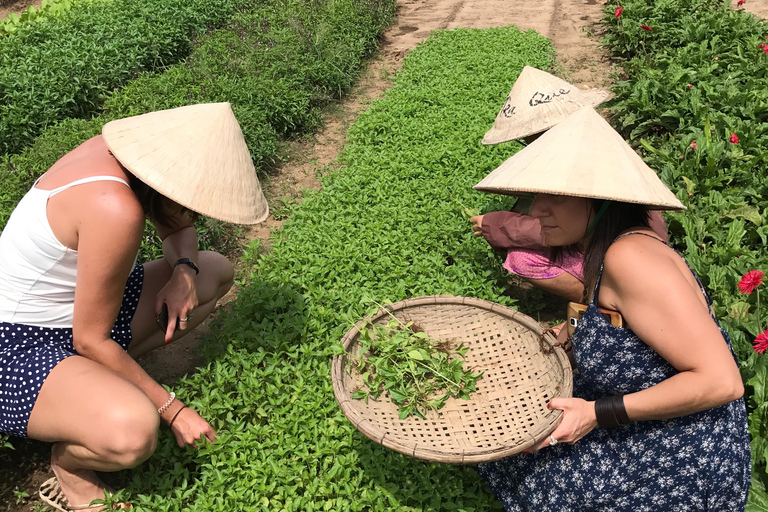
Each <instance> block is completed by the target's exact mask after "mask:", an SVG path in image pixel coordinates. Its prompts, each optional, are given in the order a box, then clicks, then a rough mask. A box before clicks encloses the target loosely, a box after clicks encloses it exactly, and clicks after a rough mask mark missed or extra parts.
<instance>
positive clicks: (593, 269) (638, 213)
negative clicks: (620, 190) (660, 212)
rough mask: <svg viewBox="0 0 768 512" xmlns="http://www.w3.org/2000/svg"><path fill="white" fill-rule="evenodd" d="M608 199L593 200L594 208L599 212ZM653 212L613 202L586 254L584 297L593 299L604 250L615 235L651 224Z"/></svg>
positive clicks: (642, 207) (599, 222) (590, 241)
mask: <svg viewBox="0 0 768 512" xmlns="http://www.w3.org/2000/svg"><path fill="white" fill-rule="evenodd" d="M604 202H605V201H604V200H602V199H593V200H592V207H593V208H594V210H595V211H596V212H597V211H600V208H601V207H602V206H603V203H604ZM649 218H650V213H649V211H648V207H647V206H645V205H643V204H632V203H622V202H619V201H612V202H611V204H610V205H609V206H608V209H607V210H606V211H605V214H604V215H603V217H602V218H601V219H600V220H599V221H598V222H597V225H596V226H595V229H594V231H593V232H592V238H591V239H590V240H589V244H588V245H587V249H586V251H585V253H584V267H583V268H584V297H585V300H586V299H591V297H592V293H593V291H594V288H595V283H596V282H597V275H598V274H599V273H600V267H601V266H602V264H603V260H604V259H605V253H606V252H608V248H609V247H610V246H611V244H612V243H613V241H614V240H616V237H617V236H619V235H620V234H621V233H622V232H623V231H626V230H628V229H630V228H633V227H638V226H642V227H646V228H647V227H650V224H649Z"/></svg>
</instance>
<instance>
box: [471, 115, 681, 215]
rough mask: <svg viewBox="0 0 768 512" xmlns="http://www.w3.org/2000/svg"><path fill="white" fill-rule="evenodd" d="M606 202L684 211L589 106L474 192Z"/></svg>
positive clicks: (512, 158)
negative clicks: (542, 195)
mask: <svg viewBox="0 0 768 512" xmlns="http://www.w3.org/2000/svg"><path fill="white" fill-rule="evenodd" d="M473 188H474V189H475V190H481V191H483V192H493V193H496V194H507V195H518V194H520V193H524V192H533V193H537V192H538V193H544V194H555V195H566V196H576V197H590V198H597V199H610V200H613V201H622V202H627V203H637V204H644V205H646V206H648V208H650V209H654V210H684V209H685V206H683V204H682V203H681V202H680V201H679V200H678V199H677V197H675V195H674V194H673V193H672V192H671V191H670V190H669V189H668V188H667V187H666V186H665V185H664V183H662V181H661V180H660V179H659V177H658V176H657V175H656V173H655V172H654V171H653V169H651V168H650V167H648V166H647V165H646V164H645V162H643V160H642V159H641V158H640V156H639V155H638V154H637V153H635V151H634V150H633V149H632V148H631V147H630V146H629V144H627V143H626V142H625V141H624V139H623V138H622V137H621V135H619V133H618V132H616V130H614V129H613V128H612V127H611V125H609V124H608V122H607V121H605V119H603V118H602V117H601V116H600V115H599V114H598V113H597V112H595V111H594V110H593V109H592V108H591V107H585V108H583V109H582V110H580V111H579V112H577V113H575V114H572V115H571V116H570V117H568V118H567V119H566V120H565V121H563V122H561V123H560V124H558V125H557V126H555V127H553V128H551V129H550V130H548V131H547V132H545V133H544V134H543V135H542V136H541V137H539V138H538V139H536V141H534V142H532V143H531V144H529V145H528V146H526V147H525V148H523V149H522V150H520V151H519V152H517V153H516V154H515V155H513V156H512V157H511V158H509V159H508V160H507V161H506V162H504V163H503V164H501V165H500V166H499V167H498V168H497V169H496V170H494V171H493V172H492V173H491V174H489V175H488V176H486V177H485V178H484V179H483V180H482V181H481V182H480V183H478V184H477V185H475V186H474V187H473Z"/></svg>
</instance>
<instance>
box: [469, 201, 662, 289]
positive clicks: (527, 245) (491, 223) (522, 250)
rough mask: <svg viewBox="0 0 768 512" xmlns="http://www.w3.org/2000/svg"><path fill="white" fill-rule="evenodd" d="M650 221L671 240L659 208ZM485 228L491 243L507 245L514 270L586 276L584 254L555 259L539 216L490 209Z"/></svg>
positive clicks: (532, 276)
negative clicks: (583, 268)
mask: <svg viewBox="0 0 768 512" xmlns="http://www.w3.org/2000/svg"><path fill="white" fill-rule="evenodd" d="M649 224H650V227H651V229H653V231H654V232H655V233H656V234H658V235H659V236H660V237H661V238H662V240H664V241H665V242H667V241H668V240H669V236H668V235H667V225H666V224H665V222H664V217H662V215H661V212H660V211H658V210H651V212H650V218H649ZM482 231H483V237H485V239H486V240H487V241H488V243H489V244H490V245H491V247H493V248H494V249H507V259H506V260H505V261H504V268H505V269H507V270H508V271H510V272H512V273H514V274H517V275H520V276H523V277H527V278H529V279H549V278H552V277H556V276H558V275H560V274H562V273H563V272H568V273H569V274H571V275H573V276H574V277H575V278H576V279H578V280H579V281H583V280H584V273H583V270H582V267H583V264H584V254H582V253H581V252H571V251H564V252H563V255H562V258H561V259H560V260H559V261H557V262H552V260H551V259H550V257H549V246H547V245H546V243H545V242H544V237H543V235H542V234H541V224H539V220H538V219H535V218H533V217H531V216H529V215H523V214H522V213H517V212H507V211H502V212H490V213H486V214H485V215H484V216H483V224H482Z"/></svg>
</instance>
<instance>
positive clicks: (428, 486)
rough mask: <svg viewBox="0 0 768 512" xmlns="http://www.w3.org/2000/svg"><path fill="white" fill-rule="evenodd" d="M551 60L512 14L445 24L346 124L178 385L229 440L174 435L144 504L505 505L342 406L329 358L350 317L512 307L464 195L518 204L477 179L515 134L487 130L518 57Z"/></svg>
mask: <svg viewBox="0 0 768 512" xmlns="http://www.w3.org/2000/svg"><path fill="white" fill-rule="evenodd" d="M552 63H553V58H552V45H551V43H550V41H548V40H547V39H546V38H543V37H542V36H540V35H539V34H537V33H535V32H521V31H519V30H517V29H516V28H509V27H508V28H497V29H489V30H454V31H442V32H436V33H435V34H434V35H433V36H432V37H431V38H429V39H427V40H426V41H425V42H424V43H422V44H421V45H420V46H419V47H418V48H416V49H415V50H413V51H412V52H410V53H409V54H408V56H407V57H406V59H405V61H404V63H403V68H402V69H401V71H400V72H399V73H398V74H397V76H396V78H395V82H394V85H393V87H392V88H391V89H390V90H389V91H388V92H387V94H386V97H385V98H384V99H382V100H380V101H377V102H375V103H374V104H373V105H371V107H370V108H369V109H368V110H367V111H366V112H365V113H363V114H361V116H360V117H359V118H358V121H357V122H356V123H355V124H354V126H353V127H352V129H351V131H350V133H349V138H350V143H349V146H348V148H347V150H346V156H345V158H344V165H343V167H342V168H341V170H339V171H338V172H334V173H333V174H332V175H331V176H329V177H328V178H327V179H326V180H325V181H324V187H323V189H322V190H320V191H315V192H312V193H307V194H306V195H305V197H304V198H303V200H302V201H301V203H300V204H298V205H296V206H295V207H294V209H293V211H292V213H291V216H290V218H289V219H287V220H286V221H285V223H284V224H283V227H282V232H281V234H280V235H278V236H276V237H275V239H274V240H272V250H271V252H269V253H268V254H266V255H261V256H256V257H255V258H254V260H252V261H250V262H249V263H250V265H251V267H252V274H251V275H250V277H249V278H248V281H249V284H248V286H245V287H243V288H242V289H241V291H240V293H239V295H238V299H237V302H236V304H234V305H233V307H232V308H231V309H229V310H228V311H223V312H222V318H221V321H220V322H219V323H218V325H217V326H214V328H213V330H214V334H215V337H214V338H213V339H212V340H210V342H209V343H208V344H207V345H206V346H207V349H206V352H207V354H208V357H209V359H210V363H209V364H208V365H207V366H206V367H203V368H200V371H199V372H198V373H197V374H195V375H194V376H191V377H189V378H187V379H184V380H183V381H182V382H179V383H177V385H176V386H175V389H174V390H175V391H176V392H177V394H180V395H181V399H182V400H186V401H188V403H190V404H192V405H194V406H195V407H197V408H198V410H200V411H201V413H202V414H203V416H205V417H206V418H209V419H210V420H211V422H212V424H213V426H214V428H216V430H217V432H218V434H219V438H218V441H217V442H216V443H215V444H214V445H210V446H206V447H204V448H202V449H201V450H199V451H195V450H192V449H189V450H186V451H185V450H180V449H179V448H178V447H177V446H176V444H175V441H174V439H173V438H172V436H171V435H170V434H169V433H168V432H167V431H164V432H163V434H162V435H161V438H160V441H159V446H158V449H157V451H156V453H155V454H154V455H153V456H152V457H151V458H150V459H149V460H148V461H147V462H146V463H144V464H143V465H142V466H141V467H139V468H137V469H136V470H135V471H131V472H128V473H127V474H126V479H127V480H128V482H129V483H128V487H127V489H126V491H127V493H128V494H130V496H131V503H132V504H133V508H134V509H137V510H144V511H150V510H151V511H153V512H166V511H178V510H189V511H203V510H205V511H213V512H224V511H226V512H229V511H231V510H255V511H265V512H266V511H278V510H284V511H297V512H299V511H300V512H305V511H311V510H329V511H337V512H343V511H361V512H362V511H366V512H374V511H382V512H383V511H409V512H416V511H423V510H453V511H461V510H463V511H475V510H486V511H490V510H501V505H500V504H499V503H498V502H497V500H496V499H495V497H493V495H492V494H491V493H490V491H489V490H488V489H487V487H486V486H485V484H484V483H483V482H482V481H481V479H480V478H479V476H478V475H477V473H476V472H475V470H474V469H473V468H471V467H460V466H450V465H441V464H432V463H423V462H420V461H418V460H415V459H412V458H410V457H407V456H404V455H400V454H398V453H396V452H394V451H391V450H388V449H386V448H384V447H382V446H381V445H378V444H376V443H374V442H372V441H370V440H368V439H367V438H366V437H364V436H363V435H362V434H360V433H359V432H358V431H357V430H356V429H355V427H354V426H352V425H351V424H350V423H349V421H348V420H347V419H346V417H345V416H344V415H343V413H342V412H341V410H340V408H339V405H338V403H337V402H336V399H335V397H334V393H333V387H332V382H331V359H332V356H333V354H334V352H335V350H336V349H335V347H336V346H337V345H338V340H339V339H341V338H342V336H343V334H344V331H345V329H346V327H347V326H348V325H349V322H348V319H349V318H362V317H363V316H364V314H365V313H366V308H367V307H368V303H366V302H365V301H364V298H366V297H369V298H371V299H372V300H375V301H377V302H380V303H381V302H383V301H385V300H392V301H396V300H402V299H404V298H407V297H412V296H418V295H433V294H452V295H466V296H474V297H479V298H484V299H488V300H492V301H494V302H500V303H503V304H507V305H510V304H511V303H512V301H511V300H510V299H509V298H508V297H505V296H504V295H503V292H504V289H505V283H506V281H505V279H504V278H503V273H502V272H503V271H502V270H501V261H500V258H499V257H498V256H496V255H495V254H494V253H493V252H492V251H491V250H490V249H489V248H488V246H487V244H486V243H485V242H484V241H482V240H478V239H476V238H475V237H474V236H473V235H472V230H471V229H470V225H469V222H468V221H467V219H466V218H465V217H464V216H463V215H462V213H461V208H462V206H461V205H460V204H459V202H461V203H462V204H463V205H466V207H467V208H476V209H480V210H481V211H488V210H490V209H496V208H502V207H504V206H508V202H505V198H502V197H499V196H490V195H485V194H480V193H477V192H475V191H473V190H472V188H471V187H472V185H474V184H475V183H476V182H477V181H479V180H480V178H481V177H483V176H485V175H486V174H487V173H489V172H490V171H491V170H493V169H494V168H495V167H496V166H498V165H499V164H500V163H501V162H503V161H504V160H505V159H506V158H507V157H509V156H510V155H511V154H512V153H514V152H515V151H517V150H518V149H520V147H521V146H520V145H519V144H517V143H511V144H507V145H501V146H494V147H484V146H483V145H482V144H481V143H480V141H481V139H482V136H483V134H484V133H485V131H486V130H487V129H488V127H490V126H491V125H492V124H493V120H494V118H495V116H496V113H497V112H498V109H499V107H500V105H501V104H502V103H503V102H504V99H505V98H506V95H507V94H508V93H509V90H510V88H511V86H512V84H513V83H514V81H515V79H516V78H517V76H518V74H519V73H520V71H521V70H522V68H523V66H524V65H526V64H530V65H533V66H537V67H540V68H544V69H547V68H548V67H549V66H550V65H551V64H552Z"/></svg>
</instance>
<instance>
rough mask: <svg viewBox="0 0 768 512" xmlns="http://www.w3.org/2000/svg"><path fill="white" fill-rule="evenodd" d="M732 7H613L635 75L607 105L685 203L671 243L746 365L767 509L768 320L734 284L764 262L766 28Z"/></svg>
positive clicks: (758, 500) (755, 505) (760, 499)
mask: <svg viewBox="0 0 768 512" xmlns="http://www.w3.org/2000/svg"><path fill="white" fill-rule="evenodd" d="M617 5H621V6H622V7H623V11H622V13H621V14H620V16H619V17H618V18H617V17H616V14H615V13H616V11H615V8H616V6H617ZM734 7H735V5H732V4H731V3H730V2H728V1H724V2H723V1H704V0H679V1H674V2H670V1H663V0H656V1H653V2H647V1H644V0H627V1H624V2H620V3H619V4H616V5H609V6H606V9H605V18H604V24H605V25H606V26H607V27H608V29H609V33H608V35H607V36H606V38H605V42H606V44H608V45H609V46H610V48H611V50H612V51H613V53H614V55H615V56H616V57H617V58H619V59H620V60H621V62H622V66H623V68H624V71H625V73H626V75H627V79H626V80H624V81H622V82H619V83H618V84H617V85H616V87H615V88H614V91H615V92H616V97H615V98H614V100H612V101H611V114H612V116H613V121H614V123H615V125H616V127H617V129H619V130H620V131H621V132H622V133H623V134H624V136H625V137H627V138H628V139H629V140H630V141H633V142H634V143H635V144H636V145H637V146H638V149H639V150H640V151H641V152H643V154H644V155H645V158H646V161H647V162H648V163H649V164H650V165H651V166H652V167H653V168H655V169H657V170H659V171H660V173H661V177H662V179H663V180H664V181H665V183H667V185H669V186H670V188H672V190H675V191H676V192H677V195H678V197H679V198H680V199H681V200H682V201H683V203H684V204H685V205H686V206H687V207H688V210H687V211H685V212H681V213H671V214H668V215H667V220H668V221H669V229H670V232H671V234H672V237H671V241H672V243H673V244H674V246H675V247H676V248H677V249H678V250H679V251H680V252H681V253H682V254H683V255H684V256H685V258H686V259H687V261H688V262H689V264H690V265H691V267H692V268H693V269H694V270H695V271H696V272H697V273H698V274H699V276H700V277H701V278H702V281H703V282H704V283H705V285H706V286H707V288H708V289H709V291H710V294H711V296H712V299H713V301H714V308H715V311H716V313H717V315H718V317H719V318H720V319H721V323H722V324H723V326H724V327H725V328H726V330H727V331H728V332H729V334H730V336H731V338H732V340H733V344H734V348H735V350H736V353H737V356H738V358H739V360H740V362H741V371H742V376H743V378H744V380H745V384H746V386H745V387H746V394H745V399H746V401H747V411H748V413H749V424H750V434H751V436H752V442H751V447H752V462H753V471H752V474H753V479H752V491H751V493H750V497H749V505H748V508H749V510H768V494H767V493H766V489H767V488H768V476H767V475H766V461H767V460H768V406H766V403H765V402H766V398H768V389H766V386H767V385H768V359H766V358H765V357H764V356H760V355H758V354H756V353H755V352H754V351H753V350H752V341H753V340H754V339H755V337H756V335H757V334H758V333H760V332H761V331H763V330H764V329H765V328H766V323H765V321H766V318H765V317H763V318H757V315H756V304H755V301H756V294H752V295H751V296H745V295H743V294H741V293H740V292H739V290H738V286H737V284H738V282H739V280H740V278H741V276H742V275H744V274H745V273H746V272H747V271H749V270H753V269H761V270H764V271H765V270H768V256H766V252H765V246H766V243H767V242H768V223H766V220H768V219H767V218H766V213H765V210H766V206H768V177H767V176H766V173H765V168H766V166H767V165H768V162H767V161H766V159H767V158H768V152H767V150H766V148H768V88H767V87H766V85H768V71H767V70H768V53H766V51H765V50H764V48H765V45H766V43H768V40H766V36H768V24H766V23H765V22H764V21H763V20H759V19H758V18H756V17H754V16H752V15H751V14H748V13H745V12H742V11H739V10H736V9H734ZM643 25H645V26H646V27H648V28H650V29H651V30H647V29H645V28H642V26H643Z"/></svg>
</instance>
